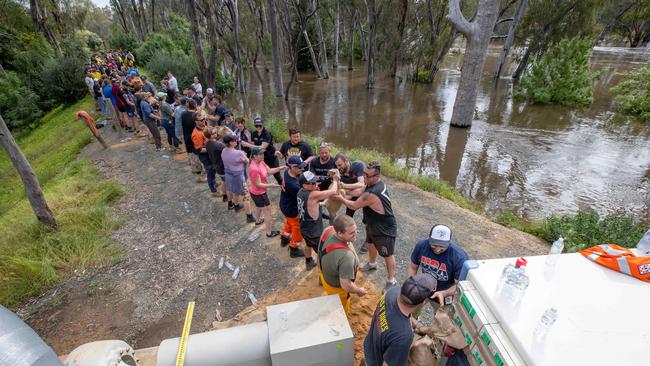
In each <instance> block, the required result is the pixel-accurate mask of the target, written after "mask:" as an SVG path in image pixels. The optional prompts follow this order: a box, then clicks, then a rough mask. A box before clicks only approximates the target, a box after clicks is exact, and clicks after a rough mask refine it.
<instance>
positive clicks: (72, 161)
mask: <svg viewBox="0 0 650 366" xmlns="http://www.w3.org/2000/svg"><path fill="white" fill-rule="evenodd" d="M92 107H93V103H92V100H91V99H90V98H85V99H84V100H83V101H82V102H79V103H77V104H75V105H72V106H70V107H68V108H65V109H64V108H57V109H56V110H54V111H52V112H50V113H49V114H48V115H46V116H45V117H43V119H42V122H41V123H40V124H39V126H40V127H38V128H36V129H35V130H33V131H31V132H30V133H29V134H27V135H24V136H22V137H21V138H19V139H18V144H19V146H20V147H21V149H22V150H23V152H24V153H25V154H26V155H27V158H28V159H29V161H30V163H31V164H32V167H33V168H34V170H35V172H36V175H37V176H38V178H39V181H40V182H41V185H42V187H43V190H44V193H45V197H46V199H47V201H48V204H49V205H50V207H51V208H52V210H53V211H54V214H55V216H56V219H57V222H58V224H59V228H58V230H56V231H52V230H49V229H47V228H46V227H44V226H43V225H42V224H40V223H39V222H38V221H37V220H36V219H35V218H34V214H33V212H32V211H31V208H30V205H29V203H28V202H27V199H26V198H25V194H24V190H23V189H22V184H21V182H20V178H19V177H18V174H17V173H16V171H15V169H13V167H12V166H11V162H10V161H9V159H8V158H7V156H6V155H4V154H3V155H0V277H1V278H2V281H0V303H1V304H3V305H5V306H10V307H11V306H16V305H18V304H19V303H20V302H21V301H23V300H24V299H25V298H27V297H29V296H33V295H36V294H38V293H40V292H41V291H43V290H44V289H45V288H46V287H47V286H50V285H53V284H55V283H57V282H58V281H61V280H63V279H64V278H65V276H66V275H69V274H71V273H72V272H73V271H74V270H83V269H84V268H88V267H93V266H100V265H103V264H109V263H112V262H114V261H115V258H117V257H119V251H118V250H117V248H116V247H115V246H114V245H113V244H112V241H111V239H110V232H111V230H113V229H115V228H116V227H117V225H119V223H120V222H119V220H118V219H116V218H115V217H114V216H113V215H112V214H111V210H110V207H109V205H110V204H111V202H114V201H115V200H116V199H117V198H118V197H120V196H121V195H122V194H123V189H122V188H121V186H120V185H119V184H118V183H117V182H115V181H113V180H106V179H103V178H102V177H101V176H100V175H99V174H98V172H97V171H96V169H95V168H94V167H93V165H92V163H91V162H89V161H87V160H76V158H77V155H78V154H79V151H80V150H81V148H83V146H85V145H86V144H87V143H88V142H90V140H91V137H90V134H89V133H88V130H87V128H86V127H85V126H84V124H83V123H81V122H78V121H76V120H75V119H74V118H73V117H72V115H73V113H74V112H75V111H77V110H79V109H85V110H92Z"/></svg>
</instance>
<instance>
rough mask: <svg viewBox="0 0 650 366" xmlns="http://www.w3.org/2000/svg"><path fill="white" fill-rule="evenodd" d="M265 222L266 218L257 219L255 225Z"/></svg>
mask: <svg viewBox="0 0 650 366" xmlns="http://www.w3.org/2000/svg"><path fill="white" fill-rule="evenodd" d="M263 223H264V218H261V219H260V220H259V221H255V225H256V226H257V225H262V224H263Z"/></svg>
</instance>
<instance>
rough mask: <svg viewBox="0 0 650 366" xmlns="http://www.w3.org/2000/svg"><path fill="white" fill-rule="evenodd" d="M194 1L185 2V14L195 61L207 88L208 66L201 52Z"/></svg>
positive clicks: (201, 43)
mask: <svg viewBox="0 0 650 366" xmlns="http://www.w3.org/2000/svg"><path fill="white" fill-rule="evenodd" d="M194 1H195V0H186V5H187V14H188V15H189V18H190V31H191V32H192V40H193V41H194V50H195V52H196V61H197V63H198V66H199V72H201V79H203V82H204V83H206V87H208V86H207V83H208V80H210V79H209V76H208V65H207V63H206V60H205V51H204V50H203V41H202V40H201V34H200V32H199V20H198V14H197V12H196V4H195V3H194ZM213 79H214V78H213Z"/></svg>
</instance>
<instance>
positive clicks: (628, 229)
mask: <svg viewBox="0 0 650 366" xmlns="http://www.w3.org/2000/svg"><path fill="white" fill-rule="evenodd" d="M495 221H496V222H497V223H499V224H502V225H505V226H508V227H512V228H515V229H517V230H521V231H525V232H527V233H530V234H533V235H536V236H539V237H540V238H542V239H544V240H546V241H548V242H552V241H554V240H556V239H557V238H559V237H560V236H561V237H563V238H564V244H565V251H566V252H577V251H579V250H582V249H585V248H589V247H591V246H594V245H598V244H607V243H611V244H618V245H620V246H623V247H627V248H632V247H634V246H635V245H636V243H638V242H639V240H640V239H641V237H642V236H643V234H644V233H645V232H646V230H647V229H648V227H646V226H644V225H642V224H638V223H635V222H634V219H633V217H632V216H630V215H624V214H609V215H606V216H604V217H602V216H600V215H598V213H596V212H587V211H579V212H578V213H576V214H575V215H551V216H549V217H546V218H545V219H543V220H541V221H531V220H528V219H523V218H520V217H517V216H515V215H514V214H513V213H511V212H500V213H498V214H497V216H496V218H495Z"/></svg>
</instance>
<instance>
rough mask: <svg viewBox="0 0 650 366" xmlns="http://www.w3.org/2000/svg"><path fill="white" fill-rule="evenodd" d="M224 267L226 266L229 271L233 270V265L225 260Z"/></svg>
mask: <svg viewBox="0 0 650 366" xmlns="http://www.w3.org/2000/svg"><path fill="white" fill-rule="evenodd" d="M226 268H228V269H229V270H231V271H234V270H235V266H233V265H232V264H231V263H230V262H228V261H226Z"/></svg>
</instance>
